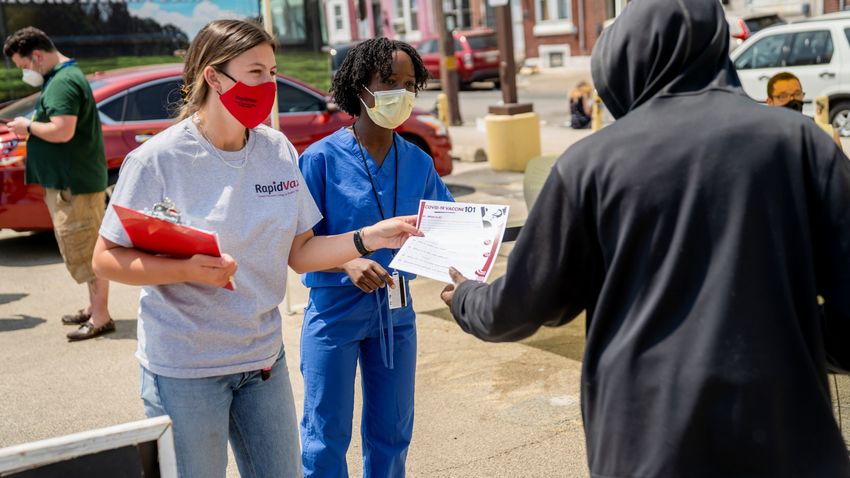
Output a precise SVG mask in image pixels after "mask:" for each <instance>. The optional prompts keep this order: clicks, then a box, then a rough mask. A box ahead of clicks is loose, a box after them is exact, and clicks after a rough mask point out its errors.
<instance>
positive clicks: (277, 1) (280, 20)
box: [271, 0, 307, 45]
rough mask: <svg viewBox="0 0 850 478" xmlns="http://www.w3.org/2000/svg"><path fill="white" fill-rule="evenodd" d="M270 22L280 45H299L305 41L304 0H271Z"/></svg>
mask: <svg viewBox="0 0 850 478" xmlns="http://www.w3.org/2000/svg"><path fill="white" fill-rule="evenodd" d="M271 10H272V23H274V28H275V33H276V34H277V39H278V41H279V42H280V44H281V45H300V44H304V43H305V42H306V41H307V31H306V27H305V22H304V0H271Z"/></svg>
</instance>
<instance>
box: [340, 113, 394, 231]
mask: <svg viewBox="0 0 850 478" xmlns="http://www.w3.org/2000/svg"><path fill="white" fill-rule="evenodd" d="M351 131H353V132H354V140H355V141H357V148H358V149H359V150H360V159H362V160H363V168H365V169H366V174H367V175H368V176H369V184H371V185H372V194H374V195H375V202H376V203H378V212H380V213H381V219H389V218H388V217H387V216H386V215H385V214H384V207H383V206H381V199H380V198H379V197H378V188H376V187H375V181H374V180H373V179H372V172H371V171H369V164H367V163H366V155H365V154H363V146H362V145H361V144H360V138H359V137H358V136H357V130H355V129H354V125H351ZM392 148H393V153H395V189H393V215H392V216H390V217H395V216H396V213H397V212H398V168H399V165H398V148H397V147H396V144H395V133H393V145H392Z"/></svg>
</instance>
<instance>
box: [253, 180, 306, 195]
mask: <svg viewBox="0 0 850 478" xmlns="http://www.w3.org/2000/svg"><path fill="white" fill-rule="evenodd" d="M254 189H255V190H256V191H257V194H267V195H269V196H281V195H282V194H280V193H287V192H293V191H294V190H295V189H298V180H297V179H290V180H289V181H277V182H272V183H271V184H255V185H254Z"/></svg>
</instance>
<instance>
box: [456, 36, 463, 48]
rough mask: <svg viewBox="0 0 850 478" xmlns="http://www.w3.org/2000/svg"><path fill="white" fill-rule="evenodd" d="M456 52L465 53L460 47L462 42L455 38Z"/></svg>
mask: <svg viewBox="0 0 850 478" xmlns="http://www.w3.org/2000/svg"><path fill="white" fill-rule="evenodd" d="M455 51H463V47H462V46H460V40H458V39H457V38H455Z"/></svg>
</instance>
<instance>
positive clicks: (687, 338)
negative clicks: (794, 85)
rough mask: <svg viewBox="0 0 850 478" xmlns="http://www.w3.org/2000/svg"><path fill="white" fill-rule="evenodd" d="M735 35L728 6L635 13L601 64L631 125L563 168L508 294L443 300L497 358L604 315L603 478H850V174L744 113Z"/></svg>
mask: <svg viewBox="0 0 850 478" xmlns="http://www.w3.org/2000/svg"><path fill="white" fill-rule="evenodd" d="M727 29H728V27H727V24H726V21H725V19H724V15H723V11H722V8H721V6H720V2H717V1H706V0H673V1H671V0H636V1H633V2H630V3H629V5H628V6H627V7H626V8H625V9H624V11H623V13H622V15H621V16H620V17H619V18H618V19H617V20H616V21H615V22H614V24H613V25H612V26H611V27H609V28H608V29H607V30H606V31H605V32H604V33H603V34H602V37H601V38H600V40H599V41H598V43H597V44H596V47H595V48H594V51H593V56H592V63H591V64H592V73H593V81H594V84H595V85H596V86H597V88H598V92H599V94H600V96H601V97H602V100H603V101H604V103H605V106H606V107H607V108H608V109H609V111H610V112H611V113H612V114H613V115H614V116H615V117H616V118H618V119H617V121H616V122H615V123H613V124H612V125H610V126H608V127H606V128H605V129H603V130H601V131H600V132H598V133H596V134H594V135H592V136H590V137H588V138H586V139H584V140H582V141H581V142H579V143H577V144H575V145H574V146H573V147H571V148H570V149H569V150H568V151H567V152H566V153H564V154H563V156H561V158H560V159H559V160H558V161H557V163H556V164H555V166H554V168H553V171H552V173H551V175H550V176H549V178H548V179H547V181H546V184H545V186H544V188H543V190H542V192H541V193H540V196H539V198H538V200H537V202H536V203H535V205H534V207H533V208H532V210H531V211H530V213H529V217H528V220H527V223H526V226H525V227H524V228H523V230H522V232H521V234H520V236H519V238H518V240H517V243H516V246H515V248H514V250H513V251H512V253H511V255H510V258H509V260H508V268H507V272H506V274H505V276H504V277H501V278H499V279H498V280H496V281H495V282H493V283H492V284H491V285H486V284H480V283H476V282H473V281H465V280H464V279H463V277H462V276H460V275H459V274H458V273H457V272H456V271H454V270H452V274H453V277H454V278H455V280H456V285H454V286H452V285H450V286H448V287H447V288H446V289H445V290H444V291H443V294H442V296H443V299H444V300H445V301H446V302H447V303H448V304H450V306H451V311H452V314H453V315H454V317H455V320H456V321H457V322H458V324H459V325H460V326H461V328H462V329H463V330H465V331H466V332H469V333H471V334H473V335H475V336H477V337H479V338H482V339H484V340H488V341H494V342H500V341H515V340H519V339H522V338H524V337H528V336H529V335H531V334H533V333H534V332H535V331H536V330H537V329H538V328H539V327H540V326H542V325H550V326H556V325H562V324H565V323H567V322H569V321H570V320H572V319H573V318H575V317H576V316H577V315H578V314H579V313H580V312H581V311H583V310H584V311H586V321H587V342H586V350H585V356H584V361H583V364H582V382H581V389H582V415H583V418H584V427H585V435H586V440H587V454H588V464H589V467H590V473H591V476H593V477H595V478H603V477H604V478H615V477H616V478H625V477H634V478H637V477H640V478H653V477H665V478H666V477H689V478H690V477H711V478H716V477H738V476H741V477H743V476H746V477H765V478H767V477H770V478H777V477H795V478H800V477H818V478H825V477H827V478H829V477H847V476H850V460H848V454H847V449H846V448H845V446H844V443H843V440H842V437H841V434H840V432H839V429H838V426H837V424H836V422H835V419H834V417H833V414H832V408H831V405H830V396H829V386H828V382H827V362H828V360H827V358H828V355H829V358H830V359H831V360H832V361H833V363H835V364H839V365H840V364H844V366H846V364H847V363H848V362H850V360H848V353H850V345H848V344H850V161H847V159H846V158H845V157H844V155H843V154H842V153H841V152H839V150H838V149H837V147H836V145H835V144H834V143H833V142H832V141H831V140H830V138H829V137H828V136H827V135H824V134H823V132H822V131H821V130H820V129H819V128H818V126H817V125H815V124H814V122H812V121H811V120H810V119H808V118H805V117H803V116H802V115H800V114H798V113H795V112H793V111H789V110H787V109H785V108H765V107H763V106H761V105H758V104H756V103H755V102H754V101H752V100H750V99H749V98H747V97H746V96H745V95H744V93H743V90H742V89H741V87H740V82H739V80H738V76H737V74H736V72H735V70H734V67H733V66H732V64H731V62H730V60H729V57H728V41H729V34H728V30H727ZM818 296H821V297H822V299H823V302H824V303H823V309H822V310H823V313H821V307H819V304H818Z"/></svg>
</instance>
